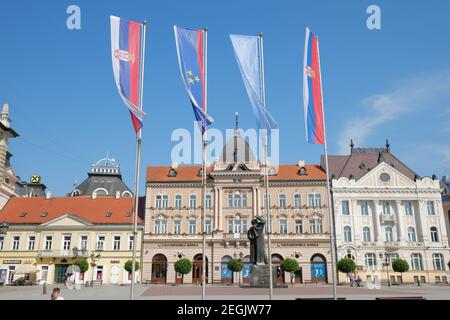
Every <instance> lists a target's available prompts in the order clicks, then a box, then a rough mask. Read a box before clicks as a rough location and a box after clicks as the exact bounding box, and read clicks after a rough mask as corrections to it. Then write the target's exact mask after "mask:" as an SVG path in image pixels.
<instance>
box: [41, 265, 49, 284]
mask: <svg viewBox="0 0 450 320" xmlns="http://www.w3.org/2000/svg"><path fill="white" fill-rule="evenodd" d="M41 270H42V273H41V281H42V282H47V277H48V266H42V269H41Z"/></svg>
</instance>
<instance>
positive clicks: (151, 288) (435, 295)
mask: <svg viewBox="0 0 450 320" xmlns="http://www.w3.org/2000/svg"><path fill="white" fill-rule="evenodd" d="M53 287H55V286H54V285H49V286H48V287H47V294H46V295H44V294H42V286H30V287H0V300H49V299H50V293H51V290H52V288H53ZM60 288H61V292H62V296H63V297H64V298H65V299H66V300H128V299H129V295H130V286H114V285H111V286H106V285H104V286H98V287H93V288H91V287H88V288H82V289H81V290H68V289H66V288H65V287H64V286H60ZM331 290H332V287H331V286H330V285H318V286H315V285H307V286H305V285H303V286H299V287H296V288H285V289H283V288H281V289H274V296H273V298H274V299H277V300H294V299H296V298H327V297H331V294H332V292H331ZM337 293H338V297H345V298H347V300H374V299H375V298H376V297H395V296H396V297H398V296H403V297H405V296H423V297H425V298H426V299H429V300H450V286H427V285H422V286H420V287H417V286H412V285H404V286H395V287H391V288H388V287H386V286H383V287H382V288H381V289H373V290H371V289H367V288H356V287H343V286H338V288H337ZM206 296H207V299H208V300H267V299H268V289H259V288H258V289H248V288H239V287H237V286H222V285H214V286H207V288H206ZM135 299H136V300H200V299H201V287H199V286H193V285H181V286H171V285H165V286H163V285H136V287H135Z"/></svg>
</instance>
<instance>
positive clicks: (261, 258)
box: [247, 216, 267, 265]
mask: <svg viewBox="0 0 450 320" xmlns="http://www.w3.org/2000/svg"><path fill="white" fill-rule="evenodd" d="M265 224H266V222H265V221H264V219H263V218H262V217H260V216H257V217H255V218H254V219H253V220H252V227H250V229H248V231H247V237H248V239H249V240H250V261H251V262H252V263H253V264H259V265H261V264H267V255H266V250H265V245H264V225H265Z"/></svg>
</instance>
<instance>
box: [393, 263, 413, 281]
mask: <svg viewBox="0 0 450 320" xmlns="http://www.w3.org/2000/svg"><path fill="white" fill-rule="evenodd" d="M392 269H393V270H394V271H395V272H400V274H402V273H403V272H406V271H408V270H409V265H408V261H406V260H403V259H395V260H394V261H392ZM402 277H403V276H402Z"/></svg>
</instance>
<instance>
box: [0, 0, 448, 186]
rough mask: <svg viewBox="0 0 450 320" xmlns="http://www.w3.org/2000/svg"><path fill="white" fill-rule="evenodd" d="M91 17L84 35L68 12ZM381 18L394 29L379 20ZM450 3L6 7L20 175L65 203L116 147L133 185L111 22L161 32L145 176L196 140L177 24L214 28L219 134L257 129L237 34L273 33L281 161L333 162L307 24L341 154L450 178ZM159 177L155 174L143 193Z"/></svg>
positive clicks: (149, 75) (194, 0)
mask: <svg viewBox="0 0 450 320" xmlns="http://www.w3.org/2000/svg"><path fill="white" fill-rule="evenodd" d="M70 4H77V5H79V6H80V8H81V30H68V29H67V28H66V19H67V17H68V14H66V8H67V7H68V5H70ZM369 4H377V5H379V6H380V8H381V19H382V20H381V21H382V22H381V23H382V29H381V30H368V29H367V27H366V19H367V17H368V14H366V9H367V7H368V5H369ZM449 11H450V2H448V1H443V0H441V1H438V0H436V1H381V0H377V1H356V0H355V1H331V0H330V1H311V0H308V1H281V0H280V1H273V0H271V1H262V0H259V1H237V0H227V1H211V0H209V1H200V0H191V1H173V0H172V1H170V0H168V1H144V0H141V1H138V0H134V1H133V0H130V1H112V0H110V1H81V0H72V1H64V0H58V1H22V0H15V1H2V2H1V4H0V39H1V47H0V48H1V49H0V102H3V101H9V103H10V106H11V118H12V120H13V123H12V124H13V128H14V129H15V130H17V131H18V132H19V133H20V135H21V136H20V137H19V138H17V139H14V140H11V141H10V151H11V152H12V153H13V154H14V156H13V158H12V164H13V167H14V170H15V172H16V174H17V175H19V176H21V177H22V178H24V179H29V176H30V175H32V174H40V175H41V176H42V177H43V182H44V183H46V184H47V186H48V189H49V190H51V191H52V192H53V193H54V194H55V195H62V194H65V193H67V192H69V191H71V189H72V185H73V183H74V182H75V181H78V182H81V181H82V180H83V179H84V178H85V177H86V172H87V171H88V170H89V168H90V165H91V164H92V163H94V162H95V161H96V160H98V159H99V158H101V157H103V156H104V155H105V154H106V152H107V150H109V153H110V155H112V156H114V157H115V158H117V159H118V160H119V162H120V164H121V167H122V173H123V175H124V179H125V181H126V183H127V184H128V185H129V186H130V188H132V187H133V172H134V157H135V143H134V133H133V129H132V125H131V121H130V119H129V115H128V111H127V110H126V108H125V107H124V106H123V105H122V103H121V101H120V98H119V96H118V94H117V91H116V88H115V84H114V80H113V74H112V68H111V58H110V34H109V15H111V14H113V15H117V16H122V17H126V18H129V19H133V20H137V21H142V20H144V19H147V20H148V21H149V26H148V33H147V50H146V69H145V95H144V100H145V102H144V109H145V111H146V112H147V113H148V117H147V118H146V120H145V122H144V130H143V156H142V166H143V168H145V167H146V166H147V165H157V164H158V165H162V164H170V161H171V160H170V151H171V148H172V147H173V145H174V143H172V142H171V141H170V136H171V133H172V131H173V130H174V129H176V128H187V129H189V130H190V131H193V123H192V120H193V113H192V109H191V107H190V104H189V101H188V98H187V95H186V92H185V91H184V88H183V85H182V82H181V79H180V75H179V69H178V64H177V58H176V51H175V43H174V36H173V25H174V24H177V25H181V26H189V27H193V28H196V27H198V28H200V27H204V26H207V27H208V29H209V33H208V35H209V37H208V40H209V41H208V46H209V51H208V66H209V83H208V88H209V92H208V95H209V111H210V113H211V115H212V116H213V117H214V118H215V120H216V122H215V124H214V127H215V128H219V129H222V130H223V129H226V128H232V127H233V121H234V112H235V111H238V112H239V113H240V114H241V117H240V124H241V127H242V128H244V129H247V128H251V127H254V126H255V120H254V118H253V115H252V113H251V109H250V105H249V100H248V98H247V96H246V93H245V89H244V86H243V83H242V79H241V77H240V74H239V71H238V67H237V65H236V61H235V59H234V56H233V51H232V47H231V43H230V41H229V38H228V35H229V34H230V33H234V34H253V35H254V34H257V33H258V32H264V34H265V61H266V65H265V70H266V93H267V103H268V108H269V109H270V111H271V113H272V114H273V116H274V118H275V119H276V121H277V122H278V124H279V126H280V138H281V145H280V161H281V162H282V163H295V162H297V161H298V160H300V159H304V160H306V161H307V162H312V163H317V162H319V158H320V155H321V153H322V148H321V146H317V145H308V144H306V142H305V128H304V122H303V102H302V101H303V100H302V89H301V88H302V78H301V67H300V66H301V64H302V59H303V43H304V25H308V26H310V27H311V28H312V30H313V31H314V32H315V33H316V34H318V35H319V36H320V50H321V60H322V61H321V64H322V73H323V74H322V76H323V86H324V88H323V89H324V101H325V108H326V117H327V129H328V140H329V149H330V153H331V154H336V153H342V152H348V150H349V148H348V144H349V139H350V138H353V139H354V141H355V143H356V145H357V146H366V147H369V146H374V147H378V146H383V145H384V140H385V139H386V138H389V140H390V142H391V148H392V152H393V153H394V154H396V155H397V156H398V157H399V158H400V159H402V160H403V161H404V162H405V163H407V164H408V165H409V166H411V168H412V169H413V170H415V171H416V172H417V173H418V174H420V175H432V174H433V173H435V174H437V175H438V176H442V175H444V174H449V173H450V170H449V167H450V166H449V164H450V140H449V139H448V137H449V134H450V125H449V123H450V102H449V101H450V100H449V98H450V90H449V88H450V42H449V41H448V36H449V31H450V19H448V12H449ZM144 176H145V170H143V173H142V179H141V181H142V183H141V190H143V186H144V178H143V177H144Z"/></svg>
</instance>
